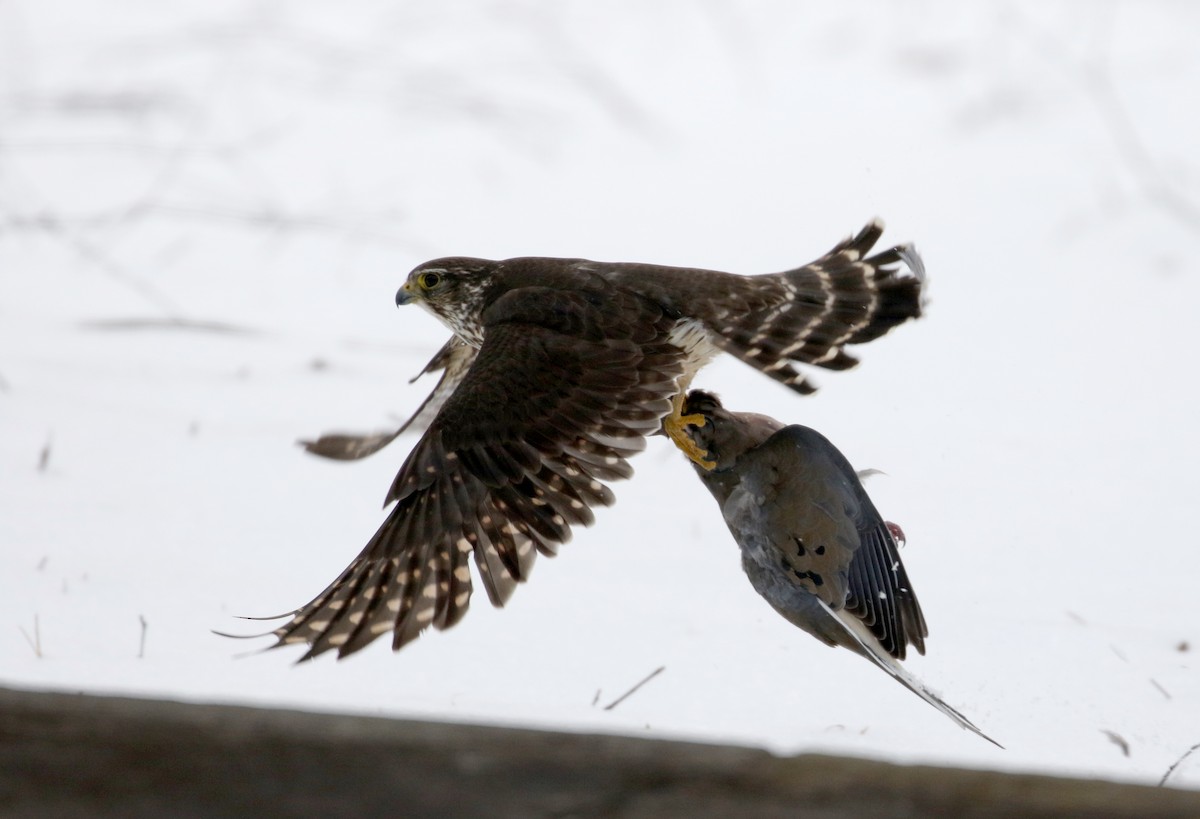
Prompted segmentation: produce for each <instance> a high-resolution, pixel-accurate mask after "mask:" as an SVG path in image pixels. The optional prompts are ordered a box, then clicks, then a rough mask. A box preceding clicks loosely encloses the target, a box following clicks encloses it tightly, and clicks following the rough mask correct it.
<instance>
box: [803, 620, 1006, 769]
mask: <svg viewBox="0 0 1200 819" xmlns="http://www.w3.org/2000/svg"><path fill="white" fill-rule="evenodd" d="M819 602H820V603H821V607H822V608H824V609H825V611H827V612H828V613H829V616H830V617H832V618H834V619H835V620H837V621H838V623H840V624H841V625H842V626H843V628H844V629H845V634H846V637H847V640H848V644H847V648H853V649H857V650H858V652H859V653H860V654H862V655H863V656H864V657H866V658H867V659H868V660H870V661H871V662H873V663H875V665H877V666H879V667H880V668H882V669H883V670H884V671H886V672H887V673H888V674H889V675H890V676H891V677H892V678H893V679H895V680H896V682H898V683H900V684H901V685H903V686H904V687H905V688H907V689H908V690H909V691H911V692H913V693H914V694H916V695H917V696H918V697H920V698H921V699H923V700H925V702H927V703H929V704H930V705H932V706H933V707H934V708H936V709H937V710H939V711H941V712H942V713H943V714H945V715H946V716H948V717H949V718H950V719H952V720H954V722H956V723H957V724H958V726H959V727H960V728H965V729H967V730H968V731H971V732H973V733H976V734H978V735H979V736H981V737H983V738H984V739H986V740H987V741H988V742H990V743H992V744H993V745H995V746H996V747H997V748H1004V746H1003V745H1001V744H1000V743H999V742H997V741H996V740H994V739H992V738H991V737H989V736H988V735H987V734H985V733H984V732H983V731H981V730H979V728H978V727H976V725H975V723H973V722H971V721H970V720H969V719H967V718H966V717H965V716H963V715H962V714H961V713H959V712H958V711H957V710H956V709H955V708H954V707H952V706H951V705H949V704H948V703H947V702H946V701H945V700H943V699H942V698H941V697H939V696H938V695H937V694H936V693H934V692H933V690H932V689H930V688H929V687H928V686H927V685H925V683H923V682H921V681H920V680H918V679H917V678H916V677H914V676H913V675H912V674H911V673H909V671H908V669H906V668H905V667H904V666H902V665H900V663H899V662H898V661H897V660H896V659H895V658H893V657H892V656H891V655H889V654H888V653H887V652H886V651H884V650H883V648H882V647H881V646H879V645H878V642H879V641H878V640H876V639H875V636H874V635H873V634H871V632H870V631H869V630H868V629H867V627H866V626H864V625H863V624H862V622H861V621H859V620H858V619H857V618H855V617H850V616H846V615H845V613H844V612H836V611H834V610H833V609H831V608H829V606H827V605H826V604H825V602H824V601H819Z"/></svg>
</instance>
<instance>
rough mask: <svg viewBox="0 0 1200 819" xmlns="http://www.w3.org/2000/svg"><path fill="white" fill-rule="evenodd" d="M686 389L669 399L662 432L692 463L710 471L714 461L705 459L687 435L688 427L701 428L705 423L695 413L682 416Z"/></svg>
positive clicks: (701, 416) (699, 415)
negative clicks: (668, 413) (668, 410)
mask: <svg viewBox="0 0 1200 819" xmlns="http://www.w3.org/2000/svg"><path fill="white" fill-rule="evenodd" d="M686 392H687V390H686V389H684V390H680V392H679V394H678V395H676V396H675V397H674V398H673V399H671V414H670V415H668V416H667V417H666V418H664V419H663V422H662V425H663V432H665V433H667V437H668V438H670V439H671V440H672V441H673V442H674V443H675V446H677V447H679V450H680V451H681V452H682V453H683V454H684V455H686V456H687V457H688V459H689V460H691V461H692V462H694V463H697V464H699V465H700V466H702V467H704V468H705V469H707V470H709V471H711V470H712V469H713V468H714V467H716V465H717V462H716V461H709V460H706V459H705V457H704V456H705V454H707V453H705V451H704V450H703V449H701V448H700V447H698V446H696V442H695V441H693V440H692V436H690V435H688V433H687V429H688V427H702V426H704V425H705V424H706V423H707V421H706V420H705V418H704V416H703V415H701V414H699V413H695V414H692V415H684V414H683V400H684V396H685V393H686Z"/></svg>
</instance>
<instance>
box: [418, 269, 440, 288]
mask: <svg viewBox="0 0 1200 819" xmlns="http://www.w3.org/2000/svg"><path fill="white" fill-rule="evenodd" d="M441 283H442V277H441V276H440V275H439V274H437V273H422V274H421V275H420V276H418V277H417V284H419V285H421V287H423V288H424V289H426V290H432V289H433V288H435V287H437V286H438V285H439V284H441Z"/></svg>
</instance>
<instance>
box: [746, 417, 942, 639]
mask: <svg viewBox="0 0 1200 819" xmlns="http://www.w3.org/2000/svg"><path fill="white" fill-rule="evenodd" d="M738 468H739V469H740V470H744V471H743V473H742V478H741V487H742V489H743V490H744V491H745V492H747V493H748V494H750V495H753V496H756V497H758V498H761V504H759V505H758V510H757V512H756V514H755V516H754V519H753V520H752V521H745V522H743V525H747V524H749V525H753V526H754V527H755V528H756V529H757V530H758V531H757V534H758V535H759V536H760V537H765V538H767V539H769V540H770V542H771V544H772V545H773V547H774V550H775V552H776V554H777V555H778V560H780V561H782V568H783V569H784V575H785V576H786V578H787V580H788V581H789V582H791V583H793V584H795V585H797V586H800V587H801V588H803V589H805V590H806V591H808V592H810V593H811V594H814V595H816V596H817V597H819V598H820V599H821V600H822V601H823V602H824V603H825V604H826V605H827V606H828V607H829V608H830V609H832V610H833V611H835V612H836V611H840V610H842V609H845V611H846V612H847V613H849V614H851V615H853V616H854V617H856V618H857V619H858V620H860V621H861V622H862V623H863V625H865V626H866V627H867V628H868V629H869V630H870V632H871V634H873V635H874V636H875V637H876V639H878V640H879V642H880V644H881V645H882V647H883V648H884V649H885V650H886V651H887V653H888V654H890V655H891V656H893V657H895V658H896V659H900V660H903V659H904V656H905V653H906V649H907V646H908V645H912V646H914V647H915V648H916V649H917V651H918V652H920V653H922V654H923V653H925V639H924V638H925V637H926V636H927V635H928V629H927V628H926V625H925V618H924V616H923V615H922V614H921V607H920V605H919V604H918V602H917V597H916V594H915V593H914V592H913V589H912V584H911V583H910V582H909V579H908V574H907V572H906V571H905V569H904V564H903V563H901V561H900V553H899V551H898V549H897V546H896V541H895V539H894V538H893V536H892V533H891V531H890V529H889V528H888V525H887V522H886V521H884V519H883V518H882V517H881V516H880V514H879V512H878V511H877V510H876V509H875V505H874V504H873V503H872V502H871V499H870V498H869V497H868V496H867V493H866V491H865V490H864V489H863V487H862V484H861V483H860V481H859V479H858V476H857V474H856V473H855V471H854V468H853V467H852V466H851V465H850V463H849V462H848V461H847V460H846V458H845V457H844V456H843V455H842V453H841V452H839V451H838V449H837V448H836V447H835V446H834V445H833V444H832V443H830V441H829V439H827V438H826V437H825V436H823V435H821V434H820V433H819V432H817V431H816V430H813V429H809V428H808V427H803V426H799V425H792V426H787V427H784V428H783V429H781V430H779V431H778V432H776V433H775V434H774V435H772V436H771V437H770V438H768V439H767V441H766V442H765V443H763V444H762V445H761V446H759V447H757V448H756V449H753V450H751V451H749V452H747V453H746V454H745V455H743V456H742V457H741V459H740V460H739V462H738Z"/></svg>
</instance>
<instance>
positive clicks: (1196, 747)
mask: <svg viewBox="0 0 1200 819" xmlns="http://www.w3.org/2000/svg"><path fill="white" fill-rule="evenodd" d="M1197 750H1200V742H1197V743H1196V744H1195V745H1193V746H1192V747H1191V748H1188V749H1187V750H1186V751H1184V752H1183V756H1181V757H1179V759H1177V760H1175V761H1174V762H1173V763H1171V767H1170V768H1167V772H1166V773H1165V774H1163V778H1162V779H1160V780H1158V787H1160V788H1161V787H1163V786H1165V785H1166V784H1167V779H1169V778H1170V776H1171V774H1173V773H1175V769H1176V768H1178V767H1179V764H1180V763H1181V762H1183V760H1185V759H1187V758H1188V757H1189V756H1191V755H1192V754H1194V753H1195V752H1196V751H1197Z"/></svg>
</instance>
